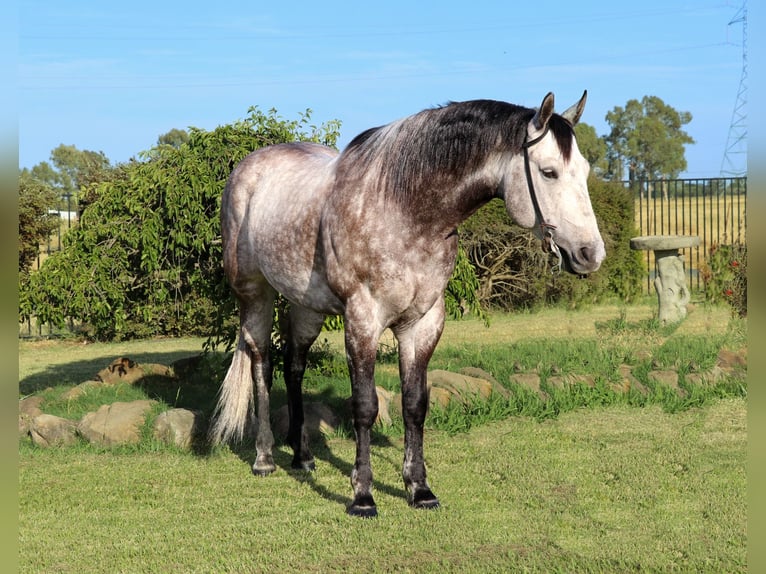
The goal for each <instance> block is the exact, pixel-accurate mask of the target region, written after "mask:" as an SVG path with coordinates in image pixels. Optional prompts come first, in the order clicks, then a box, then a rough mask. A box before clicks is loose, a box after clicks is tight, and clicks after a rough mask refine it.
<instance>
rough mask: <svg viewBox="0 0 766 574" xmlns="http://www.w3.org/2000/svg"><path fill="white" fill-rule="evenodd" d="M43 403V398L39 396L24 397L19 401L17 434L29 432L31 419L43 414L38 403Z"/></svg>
mask: <svg viewBox="0 0 766 574" xmlns="http://www.w3.org/2000/svg"><path fill="white" fill-rule="evenodd" d="M42 404H43V398H42V397H40V396H34V397H26V398H23V399H21V400H20V401H19V436H20V437H22V436H26V435H28V434H29V429H30V428H32V420H33V419H34V418H35V417H37V416H40V415H41V414H43V411H42V410H41V409H40V405H42Z"/></svg>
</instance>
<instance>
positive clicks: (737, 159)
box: [721, 1, 747, 177]
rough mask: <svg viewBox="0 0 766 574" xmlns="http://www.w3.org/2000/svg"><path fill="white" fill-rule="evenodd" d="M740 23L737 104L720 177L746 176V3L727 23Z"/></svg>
mask: <svg viewBox="0 0 766 574" xmlns="http://www.w3.org/2000/svg"><path fill="white" fill-rule="evenodd" d="M740 22H741V23H742V75H741V76H740V79H739V89H738V90H737V102H736V103H735V104H734V112H733V113H732V115H731V123H730V124H729V136H728V138H727V139H726V150H725V151H724V154H723V162H722V163H721V175H722V176H728V177H739V176H743V175H747V109H746V107H747V2H745V1H743V2H742V7H741V8H740V9H739V10H738V11H737V13H736V15H735V16H734V18H732V20H731V21H730V22H729V26H731V25H733V24H738V23H740Z"/></svg>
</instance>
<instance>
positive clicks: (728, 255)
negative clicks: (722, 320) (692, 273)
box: [700, 243, 747, 317]
mask: <svg viewBox="0 0 766 574" xmlns="http://www.w3.org/2000/svg"><path fill="white" fill-rule="evenodd" d="M700 273H701V274H702V281H703V283H704V285H705V300H706V301H709V302H710V303H718V302H721V301H726V302H727V303H728V304H729V305H730V306H731V308H732V311H733V312H734V313H736V314H737V315H738V316H740V317H745V316H747V245H746V244H744V243H733V244H731V245H718V244H713V245H711V246H710V248H709V250H708V256H707V259H706V261H705V263H704V264H703V265H702V269H701V270H700Z"/></svg>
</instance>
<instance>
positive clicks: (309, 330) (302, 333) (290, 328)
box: [284, 305, 325, 471]
mask: <svg viewBox="0 0 766 574" xmlns="http://www.w3.org/2000/svg"><path fill="white" fill-rule="evenodd" d="M324 317H325V316H324V315H322V314H319V313H316V312H314V311H311V310H309V309H306V308H305V307H300V306H298V305H292V306H291V308H290V311H289V314H288V317H287V322H286V325H284V327H285V333H284V334H285V338H286V340H287V344H286V347H285V371H284V372H285V386H286V387H287V407H288V412H289V414H290V426H289V429H288V432H287V443H288V444H289V445H290V446H291V447H292V449H293V462H292V467H293V468H296V469H301V470H308V471H311V470H314V469H315V468H316V465H315V463H314V455H312V454H311V450H310V449H309V438H308V432H306V428H305V426H304V416H303V390H302V384H303V375H304V373H305V372H306V358H307V356H308V351H309V348H310V347H311V345H312V344H313V342H314V341H315V340H316V338H317V335H318V334H319V332H320V331H321V330H322V324H323V323H324Z"/></svg>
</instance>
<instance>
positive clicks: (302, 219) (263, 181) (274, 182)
mask: <svg viewBox="0 0 766 574" xmlns="http://www.w3.org/2000/svg"><path fill="white" fill-rule="evenodd" d="M337 156H338V152H337V151H336V150H334V149H332V148H329V147H326V146H322V145H319V144H313V143H303V142H302V143H292V144H279V145H274V146H268V147H265V148H261V149H259V150H256V151H254V152H253V153H251V154H250V155H248V156H247V157H246V158H244V159H243V160H242V161H241V162H240V163H239V164H238V165H237V167H236V168H235V169H234V171H233V172H232V174H231V176H230V177H229V180H228V182H227V184H226V189H225V191H224V195H223V199H222V205H221V223H222V235H223V243H224V268H225V270H226V273H227V276H228V278H229V281H230V282H231V284H232V286H233V287H234V289H235V291H237V290H240V291H245V290H247V289H249V288H250V287H251V285H250V283H251V282H252V281H254V280H261V279H262V278H265V279H266V281H268V283H270V284H271V285H272V287H274V288H275V289H276V290H277V291H279V292H280V293H282V294H283V295H285V296H286V297H287V298H288V299H290V300H292V301H293V302H295V303H299V304H303V305H305V306H308V307H314V308H318V307H322V306H327V305H325V304H324V300H326V299H328V298H330V299H332V296H331V293H330V292H329V289H328V288H327V287H326V285H324V283H326V281H325V277H324V269H323V266H322V264H321V254H318V253H317V248H318V234H319V222H320V218H321V214H322V209H323V207H324V205H325V202H326V200H327V197H328V195H329V193H330V192H331V190H332V187H333V169H332V165H333V162H334V160H335V158H336V157H337ZM336 303H337V302H335V301H332V304H331V305H329V308H328V312H329V311H330V310H333V309H334V308H335V307H336ZM318 310H319V309H318Z"/></svg>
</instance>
